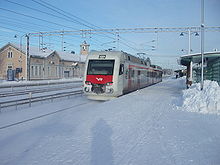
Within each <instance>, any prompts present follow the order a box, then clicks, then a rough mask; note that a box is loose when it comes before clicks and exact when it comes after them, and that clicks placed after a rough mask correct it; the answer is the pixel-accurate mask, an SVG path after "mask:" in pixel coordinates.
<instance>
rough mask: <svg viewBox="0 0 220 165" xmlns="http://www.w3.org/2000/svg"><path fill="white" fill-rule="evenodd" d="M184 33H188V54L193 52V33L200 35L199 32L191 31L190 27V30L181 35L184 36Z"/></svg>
mask: <svg viewBox="0 0 220 165" xmlns="http://www.w3.org/2000/svg"><path fill="white" fill-rule="evenodd" d="M184 34H188V54H191V35H192V34H195V36H199V33H198V32H191V30H190V28H189V29H188V32H181V33H180V36H184Z"/></svg>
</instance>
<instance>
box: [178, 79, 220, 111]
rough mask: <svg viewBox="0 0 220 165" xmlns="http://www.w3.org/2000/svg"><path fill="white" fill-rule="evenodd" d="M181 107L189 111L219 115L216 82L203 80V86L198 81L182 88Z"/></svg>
mask: <svg viewBox="0 0 220 165" xmlns="http://www.w3.org/2000/svg"><path fill="white" fill-rule="evenodd" d="M182 109H183V110H186V111H190V112H198V113H203V114H207V113H209V114H218V115H220V87H219V85H218V83H217V82H215V81H210V80H205V81H204V88H203V90H202V91H201V90H200V83H196V84H193V85H192V86H191V87H190V88H189V89H185V90H183V105H182Z"/></svg>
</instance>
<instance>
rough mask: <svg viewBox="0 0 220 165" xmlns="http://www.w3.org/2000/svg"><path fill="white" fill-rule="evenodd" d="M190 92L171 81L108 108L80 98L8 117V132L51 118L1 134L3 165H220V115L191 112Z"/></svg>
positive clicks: (3, 118) (2, 119)
mask: <svg viewBox="0 0 220 165" xmlns="http://www.w3.org/2000/svg"><path fill="white" fill-rule="evenodd" d="M184 87H185V85H184V80H183V79H168V80H165V81H164V82H162V83H159V84H156V85H153V86H150V87H147V88H144V89H141V90H139V91H136V92H133V93H130V94H128V95H125V96H122V97H120V98H117V99H114V100H111V101H107V102H97V101H88V100H87V99H86V98H85V97H77V98H72V99H70V100H65V101H59V102H56V103H50V104H43V105H37V106H35V107H32V108H28V109H22V110H18V111H10V112H5V113H1V114H0V127H3V126H6V125H9V124H10V123H14V122H19V121H22V120H26V119H29V118H34V117H35V116H41V115H42V116H43V114H47V113H51V115H47V116H43V117H41V118H35V119H33V120H30V121H27V122H24V123H21V124H18V125H14V126H11V127H7V128H4V129H0V147H1V149H0V162H1V164H2V165H4V164H5V165H6V164H7V165H14V164H16V165H24V164H34V165H35V164H36V165H42V164H47V165H58V164H64V165H65V164H66V165H69V164H71V165H72V164H77V165H128V164H129V165H143V164H155V165H164V164H166V165H173V164H176V165H185V164H187V165H188V164H193V165H194V164H199V165H207V164H213V165H215V164H216V165H217V164H220V131H219V128H220V115H216V114H200V113H195V112H187V111H183V109H182V108H181V105H182V104H183V94H182V90H183V89H184ZM74 105H78V106H76V107H74ZM60 109H63V111H59V112H57V113H53V114H52V112H54V111H57V110H60Z"/></svg>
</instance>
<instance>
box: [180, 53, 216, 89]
mask: <svg viewBox="0 0 220 165" xmlns="http://www.w3.org/2000/svg"><path fill="white" fill-rule="evenodd" d="M201 61H202V58H201V53H198V54H189V55H183V56H181V57H180V64H181V65H184V66H186V67H187V74H186V85H187V86H189V85H191V84H192V83H198V82H200V81H201ZM203 67H204V72H203V73H204V74H203V76H204V80H211V81H217V82H218V84H219V85H220V52H219V51H218V52H217V51H216V52H207V53H204V65H203Z"/></svg>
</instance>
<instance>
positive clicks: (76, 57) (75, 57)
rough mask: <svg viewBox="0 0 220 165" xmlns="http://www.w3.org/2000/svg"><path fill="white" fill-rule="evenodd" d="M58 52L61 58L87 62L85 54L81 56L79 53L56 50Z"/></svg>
mask: <svg viewBox="0 0 220 165" xmlns="http://www.w3.org/2000/svg"><path fill="white" fill-rule="evenodd" d="M56 52H57V54H58V55H59V56H60V58H61V59H63V60H68V61H79V62H85V60H86V56H85V55H81V56H80V55H78V54H73V53H68V52H62V51H56Z"/></svg>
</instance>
